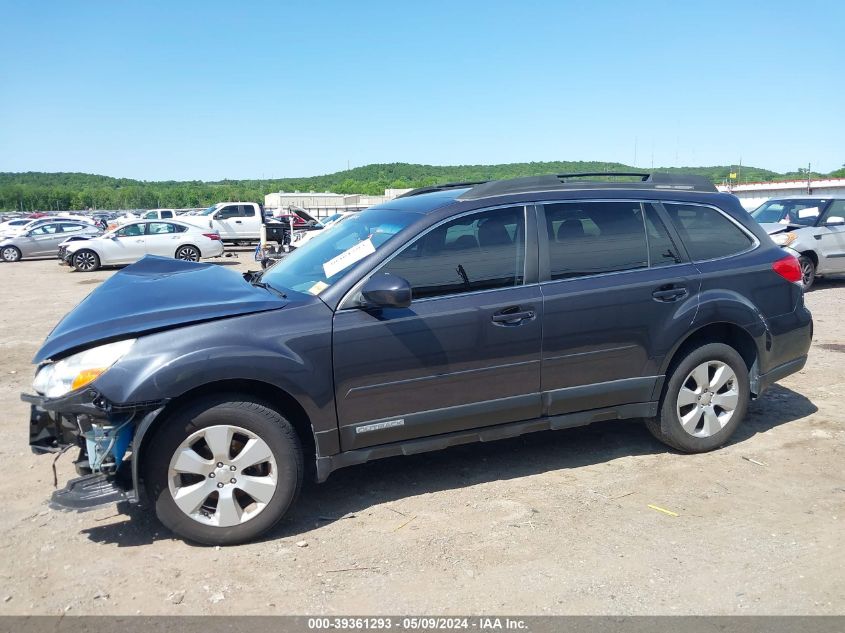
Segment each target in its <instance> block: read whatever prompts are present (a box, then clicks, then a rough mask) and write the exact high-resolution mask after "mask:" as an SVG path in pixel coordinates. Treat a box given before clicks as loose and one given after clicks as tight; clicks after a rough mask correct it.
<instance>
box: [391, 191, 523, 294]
mask: <svg viewBox="0 0 845 633" xmlns="http://www.w3.org/2000/svg"><path fill="white" fill-rule="evenodd" d="M524 268H525V214H524V210H523V208H522V207H515V208H508V209H494V210H491V211H483V212H481V213H474V214H472V215H467V216H463V217H460V218H457V219H455V220H452V221H451V222H447V223H446V224H443V225H441V226H439V227H437V228H435V229H433V230H431V231H429V232H428V233H426V234H424V235H422V236H421V237H419V238H417V240H416V241H414V242H412V243H411V245H410V246H408V247H407V248H406V249H405V250H403V251H402V252H400V253H399V254H398V255H397V256H396V257H395V258H393V259H392V260H391V261H390V262H389V263H388V264H387V265H386V266H385V267H384V268H383V269H382V270H383V272H389V273H393V274H394V275H399V276H400V277H404V278H405V279H407V280H408V281H409V282H410V284H411V287H412V288H413V296H414V299H422V298H425V297H438V296H443V295H450V294H458V293H462V292H474V291H478V290H490V289H493V288H509V287H513V286H518V285H520V284H522V282H523V270H524Z"/></svg>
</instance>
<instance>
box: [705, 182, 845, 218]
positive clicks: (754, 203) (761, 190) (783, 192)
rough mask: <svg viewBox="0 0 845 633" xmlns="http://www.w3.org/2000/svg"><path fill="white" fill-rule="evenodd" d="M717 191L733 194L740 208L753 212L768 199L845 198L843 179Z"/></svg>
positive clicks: (759, 184) (747, 185) (752, 184)
mask: <svg viewBox="0 0 845 633" xmlns="http://www.w3.org/2000/svg"><path fill="white" fill-rule="evenodd" d="M718 189H719V191H725V192H728V193H732V194H734V195H735V196H736V197H737V198H739V201H740V203H742V206H743V207H745V208H746V209H747V210H749V211H753V210H754V209H756V208H757V207H759V206H760V205H761V204H763V203H764V202H765V201H766V200H768V199H769V198H779V197H783V196H805V195H813V196H830V195H834V194H839V195H843V196H845V178H819V179H816V180H810V181H809V183H808V182H807V181H806V180H783V181H775V182H747V183H745V184H742V185H730V186H725V185H719V186H718Z"/></svg>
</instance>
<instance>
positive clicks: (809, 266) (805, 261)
mask: <svg viewBox="0 0 845 633" xmlns="http://www.w3.org/2000/svg"><path fill="white" fill-rule="evenodd" d="M798 265H799V266H801V283H802V284H803V285H804V290H805V291H806V290H809V289H810V288H811V287H812V286H813V282H814V281H815V280H816V265H815V264H814V263H813V260H812V259H810V258H809V257H807V256H806V255H801V257H799V258H798Z"/></svg>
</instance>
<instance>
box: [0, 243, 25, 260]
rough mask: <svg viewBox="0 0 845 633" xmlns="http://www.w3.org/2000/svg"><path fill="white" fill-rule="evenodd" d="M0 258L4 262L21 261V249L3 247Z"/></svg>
mask: <svg viewBox="0 0 845 633" xmlns="http://www.w3.org/2000/svg"><path fill="white" fill-rule="evenodd" d="M0 256H2V258H3V261H4V262H9V263H13V262H19V261H21V249H19V248H18V247H17V246H4V247H3V249H2V250H0Z"/></svg>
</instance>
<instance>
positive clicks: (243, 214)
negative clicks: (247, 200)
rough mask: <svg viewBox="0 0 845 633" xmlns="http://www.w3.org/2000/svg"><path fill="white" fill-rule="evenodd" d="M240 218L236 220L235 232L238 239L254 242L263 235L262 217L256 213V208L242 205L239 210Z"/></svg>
mask: <svg viewBox="0 0 845 633" xmlns="http://www.w3.org/2000/svg"><path fill="white" fill-rule="evenodd" d="M238 213H239V216H240V217H239V218H238V219H237V220H235V231H236V232H237V234H238V237H241V238H242V239H247V240H252V239H258V238H259V236H260V235H261V216H260V215H258V214H257V213H256V212H255V206H253V205H251V204H242V205H240V208H239V210H238Z"/></svg>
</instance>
